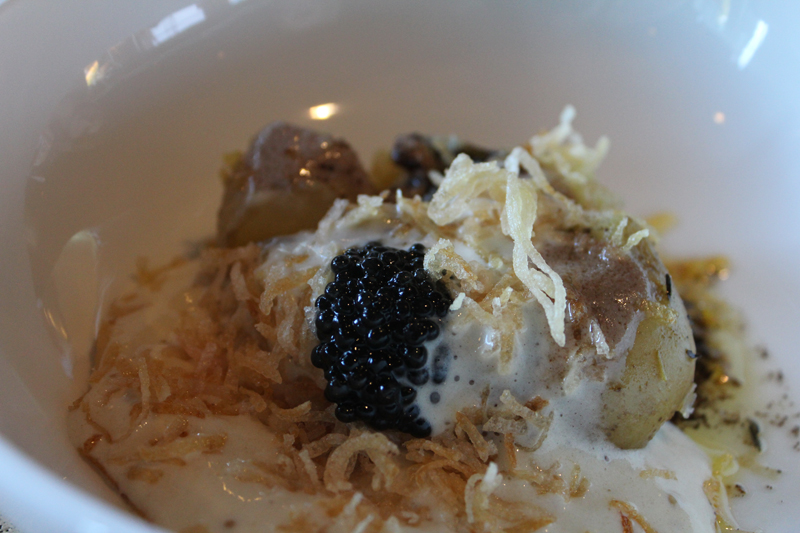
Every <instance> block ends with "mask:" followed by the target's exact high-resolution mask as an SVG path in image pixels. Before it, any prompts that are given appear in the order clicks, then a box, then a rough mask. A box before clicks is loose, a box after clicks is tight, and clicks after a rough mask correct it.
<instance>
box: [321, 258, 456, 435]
mask: <svg viewBox="0 0 800 533" xmlns="http://www.w3.org/2000/svg"><path fill="white" fill-rule="evenodd" d="M424 255H425V247H424V246H423V245H421V244H415V245H413V246H411V247H410V248H409V249H408V250H400V249H397V248H391V247H388V246H383V245H382V244H381V243H380V242H370V243H367V244H366V245H365V246H364V247H362V248H350V249H348V250H347V251H346V252H345V253H343V254H341V255H338V256H336V257H335V258H334V259H333V261H331V271H332V272H333V275H334V281H332V282H331V283H329V284H328V286H327V287H326V288H325V294H323V295H322V296H320V297H319V298H317V302H316V306H317V315H316V329H317V338H319V340H320V343H319V345H317V347H316V348H314V350H313V352H312V353H311V362H312V364H313V365H314V366H316V367H317V368H321V369H322V370H323V371H324V372H325V379H326V380H327V381H328V385H327V387H326V388H325V397H326V398H327V399H328V400H329V401H331V402H334V403H336V404H337V407H336V417H337V418H338V419H339V420H341V421H342V422H354V421H356V420H362V421H364V422H366V423H367V424H369V425H370V426H372V427H373V428H375V429H378V430H384V429H398V430H400V431H404V432H406V433H410V434H411V435H413V436H415V437H427V436H428V435H430V433H431V425H430V423H429V422H428V421H427V420H426V419H425V418H423V417H422V416H420V409H419V406H418V405H416V403H415V399H416V397H417V390H416V387H417V386H421V385H424V384H425V383H427V382H428V380H429V379H431V376H430V373H429V371H428V369H427V368H426V366H427V363H428V353H427V350H426V348H425V346H424V344H425V342H427V341H430V340H433V339H435V338H436V337H437V336H438V335H439V327H440V326H439V325H440V323H441V319H442V318H444V317H445V316H446V315H447V311H448V309H449V308H450V304H452V303H453V299H452V298H451V297H450V295H449V293H448V291H447V288H446V287H445V286H444V284H443V283H442V282H441V281H437V282H433V280H432V279H431V277H430V276H429V275H428V273H427V272H426V271H425V269H424V268H423V264H422V261H423V256H424Z"/></svg>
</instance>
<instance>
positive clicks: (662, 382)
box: [601, 262, 695, 449]
mask: <svg viewBox="0 0 800 533" xmlns="http://www.w3.org/2000/svg"><path fill="white" fill-rule="evenodd" d="M659 263H660V262H659ZM661 268H662V269H663V266H662V267H661ZM669 305H670V308H671V309H672V310H673V311H674V314H672V313H664V312H663V311H664V308H661V311H662V312H657V311H656V307H655V306H652V307H650V308H646V309H645V310H644V312H645V316H644V318H643V319H642V321H641V322H640V323H639V326H638V328H637V330H636V339H635V341H634V344H633V346H632V347H631V348H630V350H629V351H628V353H627V356H626V361H625V370H624V371H623V373H622V375H621V376H620V378H619V379H618V380H613V381H611V382H609V385H608V387H607V388H606V390H605V391H604V392H603V394H602V397H601V398H602V401H603V409H602V421H601V423H602V425H603V427H604V428H605V431H606V435H607V436H608V438H609V440H611V442H613V443H614V444H616V445H617V446H619V447H620V448H623V449H629V448H642V447H644V446H645V445H646V444H647V443H648V442H649V441H650V439H651V438H653V436H654V435H655V434H656V432H657V431H658V429H659V428H660V427H661V425H662V424H663V423H664V422H665V421H667V420H669V419H670V418H672V415H673V414H674V413H675V411H677V410H679V409H680V408H681V406H682V405H683V402H684V399H685V398H686V395H687V394H689V392H690V390H691V387H692V383H693V379H694V367H695V361H694V359H693V358H692V357H691V356H690V354H689V352H691V353H692V354H693V353H694V352H695V344H694V338H693V336H692V330H691V326H690V324H689V319H688V317H687V315H686V310H685V309H684V306H683V302H682V301H681V299H680V297H679V296H678V294H677V293H672V294H671V297H670V298H669Z"/></svg>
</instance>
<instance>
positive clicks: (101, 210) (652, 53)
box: [0, 0, 800, 533]
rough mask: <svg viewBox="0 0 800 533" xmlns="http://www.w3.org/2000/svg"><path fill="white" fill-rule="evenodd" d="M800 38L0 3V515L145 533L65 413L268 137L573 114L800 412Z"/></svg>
mask: <svg viewBox="0 0 800 533" xmlns="http://www.w3.org/2000/svg"><path fill="white" fill-rule="evenodd" d="M799 25H800V4H797V3H794V2H782V3H774V2H773V3H767V2H757V1H751V2H747V1H745V0H694V1H691V2H690V1H688V0H687V1H682V0H661V1H657V2H656V1H634V0H629V1H625V0H621V1H620V0H616V1H612V0H607V1H604V0H593V1H587V2H525V3H523V2H515V3H511V2H488V1H487V2H462V1H459V2H437V3H435V4H433V3H432V2H418V1H412V2H393V3H388V2H369V1H344V0H340V1H334V2H325V3H321V2H314V1H313V0H293V1H277V0H275V1H270V2H259V1H258V0H249V1H243V0H239V1H236V0H229V1H228V2H225V1H222V0H196V1H195V2H191V1H189V0H159V1H155V0H149V1H139V2H135V3H134V2H125V3H123V2H114V3H110V2H103V1H100V0H91V1H90V0H80V1H78V0H75V1H71V2H50V1H47V0H38V1H37V0H11V1H7V2H5V3H3V2H2V1H0V161H2V166H0V179H1V180H2V181H0V250H2V251H3V253H2V258H1V259H0V285H1V286H2V292H0V295H1V296H0V432H2V439H0V513H2V514H4V515H6V516H8V517H10V518H11V519H12V521H14V522H16V523H17V525H18V526H19V527H20V528H21V529H22V531H23V533H31V532H49V531H60V532H81V533H90V532H92V533H95V532H106V531H108V532H115V533H116V532H140V533H141V532H143V531H154V530H155V529H154V528H153V527H152V526H149V525H147V524H145V523H144V522H142V521H140V520H138V519H136V518H135V517H132V516H131V515H129V514H127V513H126V512H124V511H120V510H119V509H120V507H119V505H118V503H117V500H116V498H115V496H114V495H113V494H112V492H111V491H110V490H109V489H107V488H106V487H105V485H103V483H102V482H101V481H100V480H99V478H98V477H97V476H95V474H94V473H93V472H92V471H91V470H90V469H89V468H88V467H87V466H86V465H85V464H84V463H83V462H82V461H81V460H80V459H79V458H78V456H77V454H76V453H75V452H74V451H73V449H72V448H71V447H70V446H69V444H68V440H67V435H66V427H65V411H66V408H67V405H68V404H69V402H70V401H71V400H73V399H74V398H76V397H77V395H78V394H80V392H81V391H82V390H83V389H84V387H85V383H86V377H87V373H88V356H87V354H88V347H89V344H90V342H91V337H92V335H93V331H94V329H93V328H94V318H95V315H96V309H97V306H98V304H99V303H100V302H102V301H104V298H107V297H108V295H109V294H112V293H113V292H114V291H115V290H117V289H118V287H119V286H120V285H121V284H122V283H123V282H124V281H125V280H126V279H127V275H128V274H129V273H130V272H132V270H133V265H134V260H135V258H136V257H137V256H139V255H147V256H148V257H150V258H151V259H153V260H155V261H157V260H159V259H165V258H168V257H170V256H171V255H172V254H174V253H175V252H177V251H180V250H181V247H182V246H183V245H184V244H185V243H186V242H187V241H188V240H191V239H194V238H198V237H202V236H204V235H208V234H210V233H211V232H212V231H213V227H214V216H215V209H216V206H217V202H218V199H219V193H220V187H219V184H218V180H217V178H216V174H217V169H218V167H219V166H220V160H221V159H220V158H221V155H222V154H223V153H225V152H227V151H230V150H233V149H237V148H242V147H244V146H245V145H246V143H247V141H248V138H249V137H250V135H251V134H253V133H254V132H255V131H257V130H258V129H259V128H260V127H261V126H262V125H264V124H266V123H268V122H270V121H272V120H274V119H279V118H281V119H286V120H290V121H294V122H298V123H300V124H303V125H310V126H314V127H318V128H320V129H324V130H327V131H331V132H333V133H335V134H337V135H340V136H343V137H345V138H347V139H349V140H350V141H351V142H352V144H353V145H354V146H355V147H356V148H357V149H358V150H359V151H360V152H361V153H362V155H363V157H364V159H366V160H368V158H369V155H370V154H371V152H372V151H373V150H374V149H376V148H378V147H385V146H388V145H389V144H390V143H391V141H392V138H393V136H394V135H395V134H396V133H398V132H405V131H410V130H418V131H422V132H435V133H457V134H459V135H460V136H462V137H463V138H467V139H471V140H473V141H475V142H479V143H484V144H486V145H489V146H510V145H514V144H515V143H519V142H521V141H523V140H525V139H527V138H528V137H529V136H530V135H531V134H532V133H535V132H536V131H538V130H540V129H542V128H545V127H549V126H552V125H554V124H555V122H556V120H557V117H558V114H559V112H560V110H561V109H562V107H563V106H564V105H565V104H568V103H571V104H574V105H575V106H576V107H577V109H578V119H577V122H576V126H577V128H578V129H579V130H580V131H582V132H583V133H584V134H585V137H586V138H587V139H588V140H589V141H590V142H594V140H595V139H596V138H597V137H598V136H599V135H600V134H608V135H609V136H610V137H611V139H612V150H611V155H610V156H609V158H608V160H607V162H606V164H605V166H604V167H603V168H602V170H601V177H602V178H603V179H604V180H605V181H606V182H607V183H608V184H609V185H610V186H611V187H612V188H614V189H616V190H618V191H620V192H621V193H622V195H623V196H624V197H625V198H626V200H627V205H628V207H629V208H630V210H631V211H633V212H634V213H637V214H648V213H651V212H653V211H660V210H671V211H673V212H674V213H676V214H677V215H678V217H679V219H680V225H679V227H678V228H677V230H676V231H674V232H673V233H672V234H671V235H670V236H669V238H668V239H667V242H666V245H667V248H668V250H669V251H671V252H673V253H681V254H691V255H698V254H711V253H724V254H727V255H728V256H729V257H730V258H731V259H732V261H733V264H734V271H733V275H732V277H731V279H730V280H729V281H728V282H727V286H726V288H725V292H726V294H727V295H729V296H730V298H731V299H732V300H733V301H734V302H735V303H736V304H737V305H739V306H740V307H741V308H743V309H744V310H745V312H746V314H747V316H748V319H749V322H750V324H751V336H752V338H753V339H754V341H756V342H758V343H760V344H763V345H765V346H767V347H768V348H769V350H770V353H771V354H772V357H771V358H770V359H769V360H768V364H769V365H772V366H773V367H776V368H777V367H780V368H782V369H783V372H784V374H785V375H786V377H787V379H786V381H788V382H789V395H790V396H789V399H798V398H800V395H799V394H798V388H797V387H794V388H793V389H792V387H791V385H792V384H793V383H797V381H798V378H800V364H798V362H797V359H796V358H795V357H794V356H795V352H796V347H797V346H798V345H799V344H800V343H798V342H797V332H798V331H800V328H798V327H797V325H796V324H797V320H798V318H800V317H799V316H798V315H799V314H800V313H798V301H800V276H798V272H800V238H798V230H800V215H798V208H799V207H800V149H798V147H799V146H800V99H798V98H797V95H798V94H800V70H799V67H798V65H800V33H798V32H797V31H796V30H797V28H798V27H800V26H799ZM323 103H335V104H337V105H338V108H337V109H338V112H337V113H335V114H333V116H331V117H330V118H329V119H328V120H327V121H325V122H324V123H314V121H313V120H312V119H311V118H310V117H309V113H308V110H309V108H311V107H313V106H316V105H318V104H323ZM760 372H761V371H759V372H756V373H754V374H753V375H752V376H750V378H751V379H754V380H762V379H763V376H762V374H761V373H760ZM771 387H773V386H772V385H771V386H770V387H767V386H766V385H765V386H764V387H762V389H763V390H766V389H767V388H771ZM777 390H778V392H779V393H782V392H783V389H780V388H779V389H777ZM773 392H774V390H773ZM795 422H797V421H796V420H790V421H789V422H787V424H786V425H785V427H783V428H772V427H767V431H768V432H769V433H770V435H769V440H770V442H771V449H770V451H769V452H768V454H767V455H766V457H765V458H764V461H765V462H766V463H768V464H770V465H772V466H776V467H779V468H782V469H783V470H784V471H785V473H784V475H782V476H781V477H780V478H779V479H778V480H776V481H774V482H770V483H771V484H772V485H773V486H774V490H772V491H771V492H770V491H766V492H765V491H760V492H759V491H754V492H753V494H751V495H748V496H747V497H745V498H743V499H741V500H739V501H737V503H736V505H737V510H738V512H739V516H740V518H741V522H742V525H743V526H744V527H745V528H746V529H747V528H755V527H761V528H763V529H764V530H768V531H775V532H779V531H786V532H788V531H791V530H794V527H795V526H794V524H795V523H796V520H795V518H794V516H793V515H796V512H793V511H792V510H791V509H790V505H791V504H792V503H791V502H793V501H794V500H795V499H796V498H797V497H798V496H800V485H799V484H798V481H797V480H798V479H800V478H798V475H799V474H800V472H798V470H800V468H799V467H798V465H800V461H798V460H797V458H798V457H800V455H797V453H798V452H797V451H791V447H792V445H794V442H795V441H796V440H797V439H795V438H791V435H790V434H789V432H788V430H789V429H790V428H791V427H792V426H793V425H795ZM753 483H761V482H760V481H754V482H753Z"/></svg>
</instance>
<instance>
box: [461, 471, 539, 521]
mask: <svg viewBox="0 0 800 533" xmlns="http://www.w3.org/2000/svg"><path fill="white" fill-rule="evenodd" d="M502 482H503V476H502V474H500V473H499V472H498V468H497V465H496V464H495V463H489V465H488V466H487V468H486V471H485V472H484V473H482V474H474V475H473V476H471V477H470V478H469V480H468V481H467V484H466V486H465V488H464V503H465V508H466V515H467V522H468V523H469V524H482V525H483V529H484V530H487V531H512V532H520V533H521V532H524V531H536V530H537V529H540V528H542V527H544V526H546V525H548V524H551V523H553V522H554V521H555V517H553V516H552V515H551V514H550V513H548V512H547V511H545V510H544V509H542V508H541V507H539V506H537V505H534V504H532V503H530V502H510V501H506V500H504V499H501V498H499V497H497V496H496V495H494V494H493V493H494V492H495V491H496V490H497V489H498V488H499V487H500V486H501V484H502Z"/></svg>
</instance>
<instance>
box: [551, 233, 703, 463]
mask: <svg viewBox="0 0 800 533" xmlns="http://www.w3.org/2000/svg"><path fill="white" fill-rule="evenodd" d="M638 229H640V228H638V227H632V229H631V231H636V230H638ZM540 249H541V251H542V255H543V256H544V257H545V259H546V260H547V261H548V264H550V265H551V266H552V267H553V268H554V269H555V270H556V271H557V272H559V273H560V274H561V276H562V279H563V281H564V285H565V287H566V289H567V299H568V301H569V304H570V309H571V314H572V324H571V327H572V328H573V335H574V336H575V337H576V338H578V339H585V338H587V337H588V334H587V333H586V332H588V331H590V329H591V324H592V323H595V324H597V325H599V326H600V328H601V330H602V332H603V334H604V338H605V341H606V342H607V343H608V346H609V347H610V349H611V350H612V356H613V357H624V358H625V360H624V365H625V366H624V368H621V369H620V370H619V375H618V376H617V377H616V378H611V379H610V380H609V383H608V387H607V389H606V390H605V391H604V393H603V395H602V401H603V409H602V415H601V418H602V420H601V421H600V422H601V425H602V427H603V428H604V430H605V432H606V434H607V435H608V438H609V439H610V440H611V441H612V442H614V443H615V444H616V445H617V446H619V447H620V448H641V447H642V446H644V445H646V444H647V442H648V441H649V440H650V439H651V438H652V437H653V435H655V433H656V431H658V429H659V428H660V427H661V425H662V424H663V423H664V422H665V421H666V420H669V419H670V418H671V417H672V415H673V414H674V413H675V411H677V410H679V409H680V408H681V407H682V406H683V401H684V399H685V398H686V395H687V394H688V393H689V391H690V389H691V387H692V383H693V379H694V367H695V362H694V359H692V358H691V357H689V356H688V355H687V350H690V351H691V352H692V353H694V351H695V346H694V338H693V337H692V330H691V326H690V324H689V320H688V318H687V316H686V310H685V309H684V307H683V302H682V301H681V299H680V296H678V294H677V292H675V291H674V290H673V288H672V286H671V285H672V284H671V282H669V283H668V282H667V270H666V268H665V267H664V264H663V263H662V262H661V259H660V258H659V257H658V255H657V254H656V252H655V250H654V248H653V244H652V243H651V242H650V241H649V240H647V239H645V240H643V241H641V242H640V243H639V244H638V245H637V246H635V247H634V248H633V249H632V250H631V251H630V252H622V251H621V250H619V248H617V247H614V246H609V245H608V244H607V243H606V242H605V241H604V240H603V239H602V238H597V237H595V236H592V235H591V234H590V233H589V232H585V231H580V230H571V231H564V232H556V233H553V234H551V235H550V236H549V240H548V242H547V243H546V244H543V245H541V246H540ZM668 285H669V286H668ZM635 320H638V321H639V322H638V325H636V322H634V321H635ZM629 324H634V326H632V327H636V328H637V329H636V332H635V333H636V335H635V338H634V339H633V343H632V345H631V347H630V348H628V349H627V350H626V351H624V352H623V353H620V354H616V350H617V346H618V343H621V342H623V338H624V337H626V332H627V330H628V326H629Z"/></svg>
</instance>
